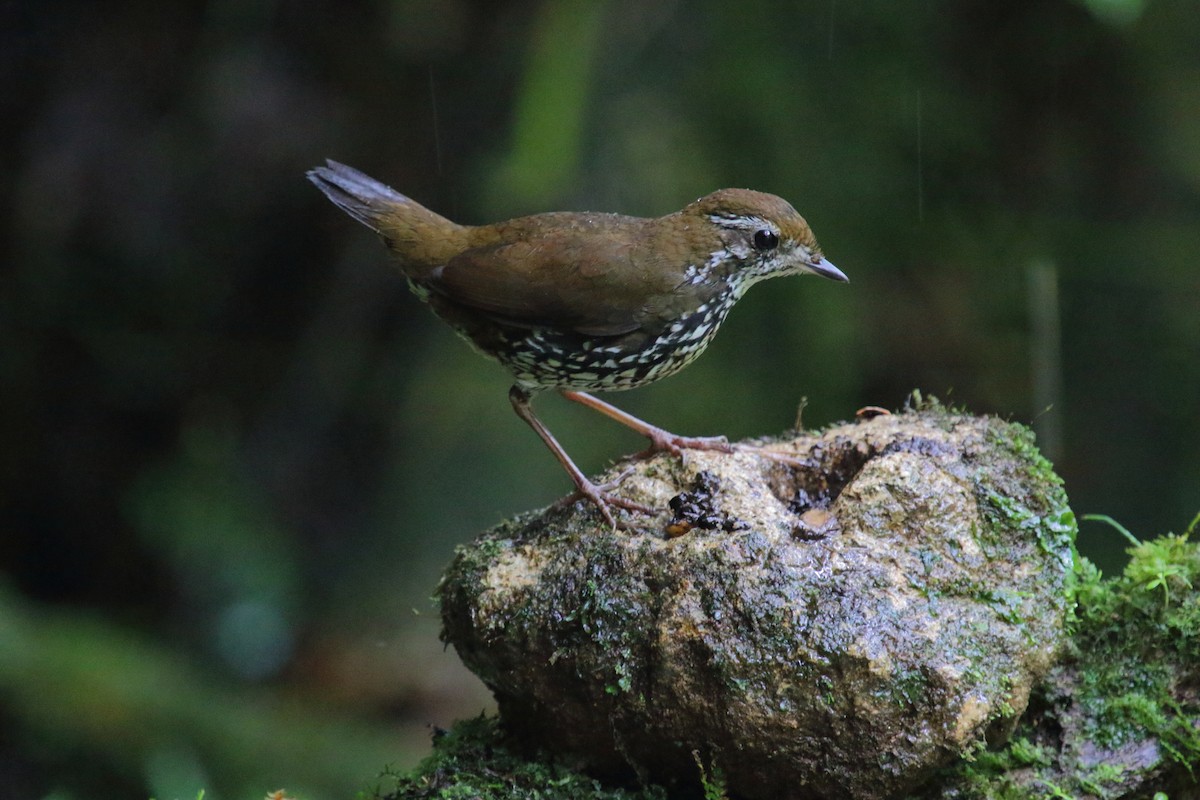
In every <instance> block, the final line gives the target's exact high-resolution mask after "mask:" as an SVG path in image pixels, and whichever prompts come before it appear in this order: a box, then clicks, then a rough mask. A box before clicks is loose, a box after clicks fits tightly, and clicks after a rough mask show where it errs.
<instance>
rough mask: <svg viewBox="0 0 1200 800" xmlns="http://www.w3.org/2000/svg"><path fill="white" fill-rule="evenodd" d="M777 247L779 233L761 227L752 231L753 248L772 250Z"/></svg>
mask: <svg viewBox="0 0 1200 800" xmlns="http://www.w3.org/2000/svg"><path fill="white" fill-rule="evenodd" d="M776 247H779V235H778V234H776V233H775V231H772V230H767V229H766V228H762V229H760V230H757V231H755V232H754V249H755V250H774V249H775V248H776Z"/></svg>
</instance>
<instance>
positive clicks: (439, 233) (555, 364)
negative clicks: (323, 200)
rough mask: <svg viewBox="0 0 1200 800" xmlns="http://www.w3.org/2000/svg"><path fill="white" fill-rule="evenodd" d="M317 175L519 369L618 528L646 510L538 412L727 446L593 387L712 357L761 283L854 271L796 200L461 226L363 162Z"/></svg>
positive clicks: (527, 392) (424, 291)
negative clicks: (619, 517)
mask: <svg viewBox="0 0 1200 800" xmlns="http://www.w3.org/2000/svg"><path fill="white" fill-rule="evenodd" d="M326 164H327V166H324V167H316V168H315V169H312V170H310V171H309V172H308V178H309V180H311V181H312V182H313V183H314V184H316V186H317V188H319V189H320V190H321V191H322V192H324V193H325V196H326V197H328V198H329V199H330V200H332V201H333V202H334V204H335V205H337V206H338V208H340V209H342V210H343V211H345V212H346V213H347V214H349V215H350V216H351V217H353V218H354V219H356V220H358V221H359V222H361V223H362V224H363V225H366V226H367V227H368V228H370V229H371V230H373V231H375V232H376V233H378V234H379V235H380V236H381V237H383V242H384V244H385V245H387V247H388V249H389V250H390V251H391V253H392V256H393V257H394V259H395V261H396V263H397V265H398V266H399V267H400V271H401V272H403V273H404V276H405V277H406V278H408V284H409V286H410V287H411V288H412V290H413V292H415V293H416V295H417V296H418V297H420V298H421V299H422V300H424V301H425V302H426V303H428V304H429V306H430V307H431V308H432V309H433V310H434V312H435V313H436V314H437V315H438V316H439V317H441V318H442V319H444V320H445V321H446V322H448V323H449V324H450V325H451V327H453V328H454V329H455V330H456V331H458V333H459V334H460V335H461V336H462V337H463V338H465V339H466V340H467V341H468V342H470V343H471V345H472V346H474V348H475V349H476V350H478V351H479V352H480V353H482V354H483V355H485V356H488V357H490V358H493V359H495V360H496V361H498V362H500V363H501V364H503V365H504V366H505V367H506V368H507V369H508V370H509V371H510V372H512V374H513V376H514V377H515V379H516V383H515V384H514V385H513V387H512V389H511V390H510V391H509V399H510V401H511V402H512V405H513V409H514V410H516V412H517V414H518V416H520V417H521V419H523V420H525V422H527V423H528V424H529V426H530V427H531V428H533V430H534V431H535V432H536V433H537V434H538V436H540V437H541V438H542V441H543V442H545V443H546V446H547V447H549V448H550V451H551V452H552V453H554V456H555V458H557V459H558V460H559V462H560V463H561V464H562V465H563V467H564V468H565V469H566V470H567V472H568V473H569V474H570V476H571V480H572V481H574V483H575V488H576V489H577V490H578V492H579V494H580V495H582V496H583V497H586V498H587V499H589V500H590V501H592V503H594V504H595V505H596V507H597V508H598V509H599V510H600V513H601V514H602V515H603V517H604V519H605V520H606V521H607V522H608V523H609V524H610V525H615V524H616V523H615V519H614V517H613V514H612V511H611V509H610V508H609V507H610V506H619V507H622V508H626V509H630V510H633V511H639V512H647V513H652V512H653V509H650V508H647V507H646V506H644V505H641V504H639V503H635V502H633V501H630V500H627V499H625V498H622V497H620V496H618V495H614V494H612V493H611V489H612V488H613V487H612V486H610V485H605V486H598V485H596V484H595V483H593V482H592V481H590V480H588V478H587V477H586V476H585V475H584V474H583V473H582V472H581V471H580V470H579V468H578V467H577V466H575V462H573V461H572V460H571V458H570V456H568V455H567V453H566V451H565V450H564V449H563V448H562V446H561V445H560V444H559V443H558V441H557V440H555V438H554V436H553V435H552V434H551V433H550V431H549V430H548V429H547V428H546V426H545V425H543V424H542V422H541V420H539V419H538V418H537V416H536V415H534V413H533V408H532V407H531V405H530V401H531V400H532V398H533V396H534V395H535V394H536V393H537V392H540V391H542V390H544V389H556V390H558V391H559V393H561V394H562V395H563V397H566V398H567V399H568V400H572V401H574V402H577V403H581V404H583V405H585V406H589V407H591V408H594V409H596V410H597V411H600V412H601V413H603V414H605V415H607V416H609V417H611V418H612V419H615V420H617V421H618V422H620V423H622V424H624V425H627V426H629V427H630V428H632V429H633V430H635V431H637V432H638V433H641V434H642V435H644V436H646V437H647V438H649V439H650V442H651V445H652V447H653V448H654V449H660V450H668V451H671V452H674V453H677V454H678V453H679V452H680V451H681V450H682V449H685V448H702V449H728V445H727V444H726V443H725V439H724V438H723V437H711V438H708V437H704V438H691V437H683V436H676V435H674V434H671V433H668V432H667V431H665V430H663V429H661V428H658V427H655V426H653V425H650V424H649V423H646V422H643V421H642V420H640V419H638V418H636V417H634V416H631V415H630V414H627V413H625V412H624V411H621V410H620V409H618V408H616V407H614V406H611V405H609V404H608V403H605V402H604V401H602V400H599V399H597V398H595V397H593V396H591V395H590V394H587V392H593V391H594V392H605V391H615V390H619V389H632V388H635V387H637V386H644V385H645V384H647V383H651V382H653V381H656V380H658V379H659V378H665V377H667V376H668V375H673V374H674V373H676V372H678V371H679V370H681V369H683V368H684V367H685V366H687V365H688V364H690V363H691V362H692V360H693V359H695V358H696V357H697V356H699V355H700V353H702V352H704V348H706V347H707V346H708V343H709V342H711V341H712V338H713V335H714V334H716V332H717V328H719V327H720V325H721V323H722V322H723V321H724V320H725V315H726V314H728V313H729V309H730V308H732V307H733V304H734V303H736V302H737V301H738V299H739V298H741V296H742V295H743V294H745V292H746V290H747V289H749V288H750V286H752V285H753V284H755V283H757V282H758V281H760V280H763V279H765V278H773V277H776V276H779V275H797V274H802V273H812V274H814V275H820V276H822V277H825V278H832V279H833V280H837V281H845V280H847V278H846V276H845V275H844V274H843V273H842V272H841V270H839V269H838V268H837V267H835V266H833V264H830V263H829V262H828V261H827V260H826V259H825V257H824V256H823V255H822V254H821V248H820V247H819V246H818V245H817V240H816V239H815V238H814V237H813V233H812V230H811V229H810V228H809V227H808V223H807V222H805V221H804V218H803V217H801V216H800V215H799V214H798V213H796V210H795V209H794V208H792V206H791V205H789V204H788V203H787V201H785V200H783V199H781V198H779V197H776V196H774V195H770V194H763V193H761V192H754V191H750V190H748V189H721V190H719V191H716V192H713V193H712V194H709V195H706V196H704V197H701V198H700V199H699V200H697V201H695V202H694V203H691V204H689V205H687V206H685V207H684V208H683V210H681V211H677V212H675V213H674V214H668V215H666V216H664V217H657V218H642V217H628V216H623V215H620V214H602V213H592V212H579V213H577V212H554V213H549V214H537V215H534V216H529V217H520V218H517V219H511V220H508V221H506V222H497V223H495V224H493V225H479V226H470V225H459V224H457V223H454V222H451V221H450V220H448V219H446V218H445V217H442V216H440V215H438V214H435V213H434V212H432V211H430V210H429V209H427V208H425V207H424V206H422V205H420V204H419V203H417V202H415V201H413V200H411V199H409V198H408V197H405V196H404V195H402V194H400V193H399V192H397V191H395V190H394V189H391V188H390V187H388V186H385V185H383V184H382V183H380V182H379V181H377V180H375V179H374V178H371V177H369V176H367V175H365V174H363V173H362V172H359V171H358V170H356V169H354V168H352V167H348V166H346V165H345V164H339V163H337V162H336V161H327V162H326Z"/></svg>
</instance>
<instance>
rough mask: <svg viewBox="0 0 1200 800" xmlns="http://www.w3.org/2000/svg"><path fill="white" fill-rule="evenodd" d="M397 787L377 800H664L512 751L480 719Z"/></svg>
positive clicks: (440, 741) (492, 722) (660, 794)
mask: <svg viewBox="0 0 1200 800" xmlns="http://www.w3.org/2000/svg"><path fill="white" fill-rule="evenodd" d="M387 777H390V778H391V779H393V780H394V781H395V787H394V788H393V789H392V790H391V791H388V792H383V791H381V790H376V791H374V792H372V793H370V795H368V796H370V797H374V798H377V800H409V799H411V800H417V799H418V798H420V799H421V800H426V799H427V798H428V799H429V800H433V798H437V800H518V798H522V799H524V798H534V797H536V798H539V800H559V799H560V798H561V800H665V798H666V796H667V795H666V793H665V792H664V791H663V790H662V789H661V788H659V787H656V786H651V787H645V788H642V789H637V790H631V789H621V788H616V789H613V788H605V787H603V786H601V785H600V782H599V781H597V780H595V779H594V778H590V777H588V776H586V775H583V774H580V773H578V772H574V771H572V770H570V769H567V768H566V767H564V766H560V765H557V764H555V763H554V762H553V761H550V760H548V759H544V758H541V757H538V758H533V759H525V758H522V757H521V756H520V755H518V754H516V753H514V752H513V751H511V750H510V749H509V748H508V747H507V745H506V743H505V741H504V737H503V733H502V731H501V728H500V723H499V721H498V720H497V719H496V718H495V717H485V716H479V717H476V718H475V719H471V720H465V721H462V722H459V723H457V724H456V725H455V726H454V727H453V728H452V729H451V730H449V731H447V732H445V733H442V734H439V735H438V736H437V738H436V739H435V741H434V746H433V754H432V755H430V756H429V757H428V758H426V759H425V760H424V761H423V762H421V764H420V765H419V766H418V767H417V768H416V769H415V770H413V771H412V772H411V773H409V774H406V775H390V776H387Z"/></svg>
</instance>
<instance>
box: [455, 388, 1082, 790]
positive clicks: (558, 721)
mask: <svg viewBox="0 0 1200 800" xmlns="http://www.w3.org/2000/svg"><path fill="white" fill-rule="evenodd" d="M760 446H761V447H762V448H764V449H767V450H769V451H770V452H771V453H772V454H773V457H765V454H764V453H762V452H758V451H756V450H753V449H747V450H738V451H736V452H734V453H718V452H693V453H688V454H687V456H686V458H685V459H684V460H683V462H681V461H680V460H679V459H676V458H673V457H669V456H661V457H657V458H654V459H650V460H647V461H644V462H639V463H638V464H637V465H636V467H635V470H634V472H633V473H632V474H630V475H629V476H628V477H627V478H626V479H625V480H624V482H623V483H622V487H621V489H622V491H624V492H626V493H627V494H628V495H629V496H630V497H631V498H633V499H635V500H637V501H638V502H641V503H645V504H648V505H652V506H654V507H659V508H662V509H664V513H663V515H662V517H661V518H657V519H646V518H639V519H634V520H631V521H634V522H638V523H640V525H641V527H640V528H638V529H635V530H612V529H608V528H607V527H605V526H604V525H603V523H602V522H601V521H600V518H599V516H598V515H597V514H595V513H594V510H593V509H591V508H590V507H587V506H585V505H583V504H576V506H574V507H572V508H569V509H566V510H560V511H549V512H546V513H544V514H541V515H528V516H526V517H524V518H522V519H520V520H516V521H513V522H509V523H507V524H505V525H502V526H500V527H498V528H496V529H494V530H492V531H490V532H488V533H485V534H484V535H482V536H481V537H480V538H479V539H477V540H476V541H475V542H473V543H471V544H470V545H467V546H464V547H462V548H460V549H459V551H458V552H457V554H456V556H455V559H454V561H453V563H452V564H451V566H450V568H449V569H448V570H447V572H446V575H445V576H444V578H443V581H442V584H441V586H440V588H439V596H440V600H441V603H442V613H443V620H444V637H445V638H446V640H447V641H448V642H450V643H452V644H453V645H454V646H455V648H456V649H457V651H458V653H459V655H460V656H461V657H462V659H463V661H464V663H466V665H467V666H468V667H470V668H471V669H472V670H473V671H474V672H475V673H476V674H478V675H479V676H480V677H481V678H482V679H483V680H484V682H485V683H486V684H487V685H488V686H489V687H490V688H491V689H492V690H493V692H494V693H495V695H496V698H497V700H498V703H499V707H500V714H501V718H502V720H503V721H504V723H505V726H506V729H507V730H509V731H510V732H511V733H512V734H513V735H514V736H515V737H516V739H517V740H519V741H522V742H524V743H526V744H529V745H532V746H536V747H539V748H544V749H547V750H550V751H552V752H556V753H558V754H560V755H561V756H564V757H566V758H567V759H568V760H569V761H570V763H574V764H577V765H579V766H582V767H585V768H587V769H589V770H591V771H593V772H594V773H596V774H601V775H609V776H620V775H635V776H637V777H639V778H640V779H642V780H647V781H655V782H660V783H664V784H667V785H680V784H687V783H688V782H690V781H696V780H698V770H697V759H699V762H700V763H702V764H706V765H711V766H713V767H716V768H718V769H720V770H721V772H722V773H723V775H724V779H725V781H726V785H727V787H728V789H729V791H730V792H731V793H732V794H734V795H736V796H739V797H746V798H767V797H783V798H786V797H816V798H821V797H845V796H853V797H866V798H870V797H886V796H889V795H891V794H894V793H895V792H897V791H904V790H907V789H910V788H912V787H915V786H918V785H919V784H920V783H921V782H922V781H923V780H924V779H926V778H927V777H929V776H930V775H931V774H932V773H933V772H934V771H935V770H937V769H938V768H940V767H943V766H945V765H947V764H948V763H951V762H953V761H954V760H956V759H958V758H959V757H960V756H962V755H963V754H966V753H969V752H971V751H972V750H974V749H976V748H978V747H980V746H981V745H982V744H983V743H984V742H986V741H995V740H999V739H1003V738H1004V737H1005V736H1006V735H1007V734H1008V732H1009V731H1010V729H1011V726H1012V725H1013V724H1014V723H1015V720H1016V719H1017V717H1018V716H1019V715H1020V713H1021V712H1022V710H1023V709H1024V708H1025V705H1026V703H1027V701H1028V698H1029V693H1030V689H1031V687H1032V686H1033V685H1034V683H1035V682H1036V681H1038V680H1039V679H1040V678H1041V677H1042V676H1043V675H1044V674H1045V673H1046V671H1047V670H1048V669H1049V667H1050V666H1051V664H1052V663H1053V661H1054V659H1055V657H1056V655H1057V653H1058V650H1059V648H1060V646H1061V645H1062V643H1063V641H1064V634H1065V626H1066V620H1067V617H1068V608H1069V604H1070V599H1069V595H1070V592H1069V591H1068V587H1069V585H1070V581H1071V580H1072V574H1073V557H1074V546H1073V541H1074V539H1073V537H1074V530H1075V528H1074V518H1073V516H1072V514H1071V512H1070V510H1069V508H1068V507H1067V503H1066V497H1065V495H1064V493H1063V490H1062V486H1061V482H1060V481H1059V480H1058V478H1057V477H1056V476H1055V475H1054V473H1053V471H1052V470H1051V469H1050V467H1049V465H1048V464H1047V463H1046V462H1045V460H1044V459H1042V458H1041V456H1040V455H1039V454H1038V453H1037V450H1036V448H1035V447H1034V446H1033V444H1032V435H1031V434H1030V433H1029V432H1028V431H1027V430H1026V429H1024V428H1022V427H1021V426H1019V425H1015V424H1010V423H1005V422H1002V421H1000V420H996V419H991V418H978V417H971V416H965V415H957V414H952V413H949V412H946V411H944V410H942V409H937V408H934V409H926V410H923V411H920V412H911V413H905V414H899V415H884V416H880V417H876V418H874V419H871V420H863V421H859V422H856V423H850V424H845V425H839V426H835V427H832V428H829V429H828V430H826V431H824V432H821V433H817V434H799V435H797V436H796V437H795V438H792V439H789V440H786V441H780V442H774V443H770V444H761V445H760ZM688 492H690V493H691V494H690V495H688V496H687V497H686V502H683V501H679V500H677V501H676V502H675V503H674V504H673V505H674V508H675V511H676V514H675V518H671V514H670V512H669V511H667V509H668V508H669V507H671V506H672V504H671V499H672V498H677V497H679V496H680V495H681V493H688ZM701 495H703V496H701ZM680 509H692V511H691V512H687V513H686V514H684V515H683V518H681V511H680ZM688 514H690V516H688Z"/></svg>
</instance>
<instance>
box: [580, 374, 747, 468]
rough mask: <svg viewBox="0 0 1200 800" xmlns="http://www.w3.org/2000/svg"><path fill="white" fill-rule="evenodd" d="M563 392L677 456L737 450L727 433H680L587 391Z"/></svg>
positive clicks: (653, 444)
mask: <svg viewBox="0 0 1200 800" xmlns="http://www.w3.org/2000/svg"><path fill="white" fill-rule="evenodd" d="M559 392H560V393H561V394H562V396H563V397H565V398H567V399H568V400H571V401H572V402H575V403H579V404H580V405H584V406H587V407H588V408H593V409H595V410H596V411H599V412H600V413H601V414H603V415H604V416H606V417H608V418H610V419H615V420H616V421H617V422H619V423H621V424H622V425H624V426H626V427H628V428H632V429H633V430H635V431H637V432H638V433H640V434H641V435H642V436H645V437H646V438H647V439H649V440H650V448H651V450H666V451H667V452H669V453H672V454H674V455H676V456H679V455H682V454H683V451H684V450H719V451H720V452H722V453H728V452H731V451H732V450H733V448H732V447H730V445H729V441H728V440H727V439H726V438H725V437H724V436H676V435H675V434H673V433H671V432H669V431H665V430H663V429H662V428H659V427H657V426H655V425H651V424H650V423H649V422H646V421H644V420H641V419H638V418H637V417H635V416H633V415H632V414H629V413H627V412H625V411H622V410H621V409H619V408H617V407H616V406H614V405H610V404H608V403H606V402H604V401H603V400H600V399H597V398H595V397H593V396H592V395H590V394H588V393H587V392H576V391H571V390H569V389H560V390H559Z"/></svg>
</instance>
